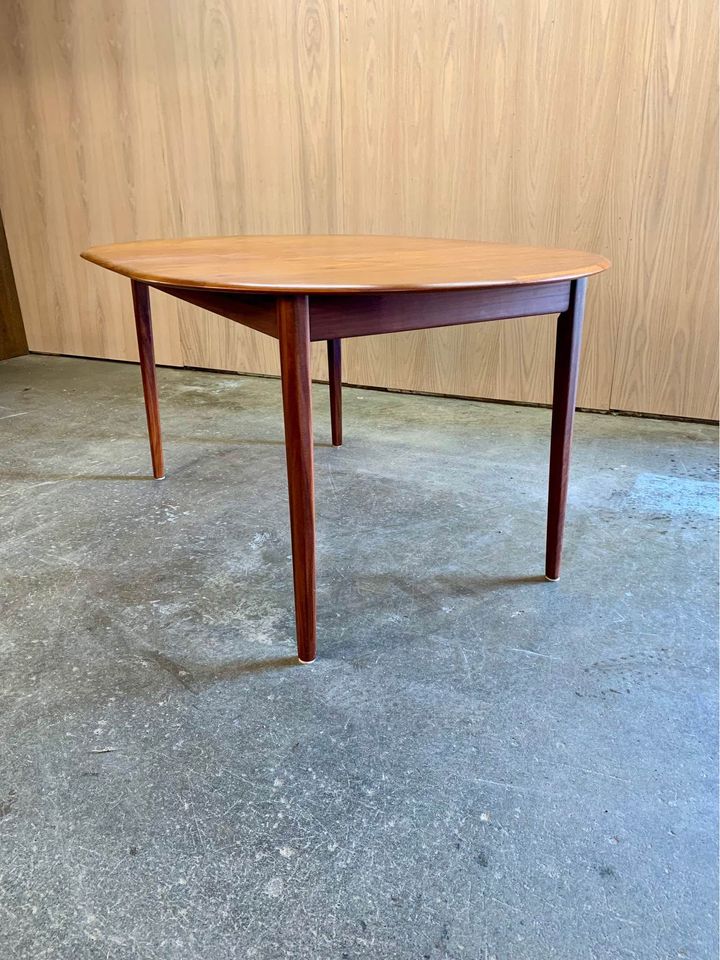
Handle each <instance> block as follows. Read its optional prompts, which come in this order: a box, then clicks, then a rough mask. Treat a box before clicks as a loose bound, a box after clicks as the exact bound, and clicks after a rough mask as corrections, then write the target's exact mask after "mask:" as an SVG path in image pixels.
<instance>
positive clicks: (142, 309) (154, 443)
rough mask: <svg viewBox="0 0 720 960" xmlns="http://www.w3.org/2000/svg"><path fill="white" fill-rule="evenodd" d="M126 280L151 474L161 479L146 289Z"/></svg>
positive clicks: (159, 438) (148, 300)
mask: <svg viewBox="0 0 720 960" xmlns="http://www.w3.org/2000/svg"><path fill="white" fill-rule="evenodd" d="M130 282H131V284H132V296H133V307H134V309H135V329H136V331H137V341H138V351H139V353H140V372H141V374H142V385H143V394H144V395H145V415H146V416H147V426H148V436H149V438H150V456H151V458H152V468H153V476H154V477H155V479H156V480H162V479H164V477H165V466H164V464H163V449H162V437H161V435H160V411H159V408H158V396H157V381H156V379H155V349H154V347H153V333H152V317H151V314H150V291H149V288H148V285H147V284H146V283H140V281H138V280H131V281H130Z"/></svg>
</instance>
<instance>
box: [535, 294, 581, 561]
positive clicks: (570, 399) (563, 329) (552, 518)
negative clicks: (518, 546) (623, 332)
mask: <svg viewBox="0 0 720 960" xmlns="http://www.w3.org/2000/svg"><path fill="white" fill-rule="evenodd" d="M586 286H587V278H585V277H582V278H580V279H579V280H573V283H572V286H571V288H570V306H569V307H568V309H567V310H566V312H565V313H561V314H560V316H559V317H558V321H557V337H556V341H555V383H554V387H553V411H552V429H551V438H550V482H549V491H548V520H547V547H546V553H545V576H546V577H547V579H548V580H557V579H558V578H559V576H560V558H561V554H562V542H563V531H564V528H565V507H566V505H567V491H568V474H569V468H570V446H571V444H572V433H573V419H574V416H575V398H576V396H577V381H578V367H579V364H580V341H581V339H582V323H583V313H584V310H585V288H586Z"/></svg>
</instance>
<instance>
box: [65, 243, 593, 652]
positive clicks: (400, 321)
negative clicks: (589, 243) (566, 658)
mask: <svg viewBox="0 0 720 960" xmlns="http://www.w3.org/2000/svg"><path fill="white" fill-rule="evenodd" d="M82 256H83V257H84V258H85V260H88V261H90V262H92V263H94V264H97V265H99V266H101V267H105V268H106V269H108V270H112V271H114V272H115V273H119V274H122V275H123V276H125V277H128V278H129V279H130V286H131V290H132V300H133V307H134V317H135V327H136V332H137V343H138V351H139V358H140V370H141V375H142V385H143V393H144V399H145V410H146V415H147V427H148V434H149V439H150V455H151V459H152V468H153V476H154V477H155V479H157V480H162V479H163V478H164V477H165V466H164V459H163V448H162V440H161V433H160V414H159V407H158V390H157V379H156V372H155V356H154V346H153V332H152V318H151V312H150V290H151V289H152V290H158V291H161V292H162V293H165V294H169V295H170V296H173V297H177V298H178V299H180V300H183V301H185V302H187V303H190V304H193V305H195V306H197V307H201V308H202V309H204V310H209V311H210V312H212V313H215V314H218V315H219V316H221V317H225V318H227V319H228V320H230V321H232V322H235V323H240V324H244V325H245V326H247V327H250V328H251V329H253V330H257V331H260V332H261V333H263V334H266V335H267V336H269V337H272V338H274V339H275V340H277V342H278V349H279V356H280V370H281V382H282V400H283V417H284V428H285V449H286V460H287V479H288V494H289V506H290V538H291V544H292V568H293V584H294V597H295V625H296V640H297V652H298V658H299V660H300V661H302V662H303V663H310V662H312V661H313V660H314V659H315V657H316V652H317V612H316V608H317V601H316V559H315V540H316V536H315V494H314V478H313V424H312V402H311V383H312V381H311V347H310V345H311V343H312V342H313V341H318V340H324V341H326V343H327V358H328V382H329V394H330V414H331V434H332V443H333V444H334V445H335V446H340V445H341V444H342V359H341V358H342V341H343V340H344V339H347V338H350V337H364V336H376V335H377V334H392V333H400V332H403V331H408V330H426V329H430V328H433V327H452V326H458V325H460V324H467V323H487V322H490V321H496V320H497V321H501V320H505V319H509V318H514V317H537V316H542V315H546V314H557V327H556V336H555V368H554V383H553V398H552V422H551V429H550V458H549V459H550V470H549V483H548V511H547V535H546V554H545V576H546V578H547V579H548V580H557V579H558V577H559V576H560V559H561V552H562V543H563V531H564V526H565V513H566V505H567V494H568V475H569V464H570V449H571V442H572V433H573V419H574V414H575V404H576V396H577V386H578V369H579V361H580V345H581V335H582V325H583V314H584V307H585V293H586V287H587V281H588V278H589V277H590V276H592V275H594V274H598V273H600V272H602V271H603V270H606V269H607V268H608V267H609V266H610V263H609V261H608V260H607V259H606V258H605V257H603V256H600V255H599V254H596V253H586V252H582V251H579V250H568V249H562V248H556V247H539V246H527V245H520V244H508V243H494V242H484V241H476V240H453V239H441V238H422V237H400V236H357V235H352V236H344V235H337V236H313V235H291V236H228V237H220V236H219V237H196V238H184V239H167V240H162V239H160V240H133V241H130V242H125V243H112V244H108V245H104V246H94V247H91V248H90V249H88V250H85V251H84V252H83V253H82ZM531 322H532V321H530V320H529V321H528V323H531Z"/></svg>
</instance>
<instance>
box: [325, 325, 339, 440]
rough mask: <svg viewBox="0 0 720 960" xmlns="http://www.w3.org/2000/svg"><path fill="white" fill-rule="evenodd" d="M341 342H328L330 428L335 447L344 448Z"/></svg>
mask: <svg viewBox="0 0 720 960" xmlns="http://www.w3.org/2000/svg"><path fill="white" fill-rule="evenodd" d="M341 343H342V341H341V340H328V342H327V354H328V382H329V384H330V426H331V430H332V442H333V446H334V447H341V446H342V354H341V350H340V344H341Z"/></svg>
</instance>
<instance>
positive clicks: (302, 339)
mask: <svg viewBox="0 0 720 960" xmlns="http://www.w3.org/2000/svg"><path fill="white" fill-rule="evenodd" d="M277 321H278V338H279V341H280V371H281V374H282V396H283V412H284V416H285V453H286V456H287V471H288V493H289V498H290V534H291V539H292V558H293V582H294V586H295V624H296V631H297V649H298V658H299V659H300V660H301V661H302V662H303V663H310V662H311V661H312V660H314V659H315V653H316V606H315V604H316V601H315V492H314V480H313V431H312V399H311V393H310V388H311V380H310V314H309V309H308V298H307V297H305V296H288V297H278V301H277Z"/></svg>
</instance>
